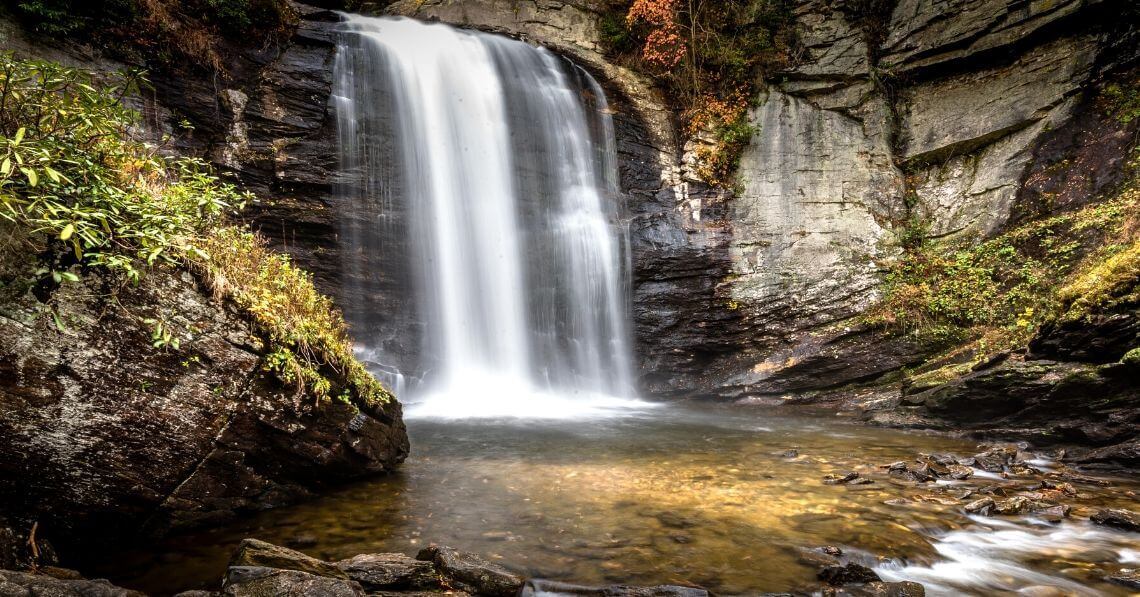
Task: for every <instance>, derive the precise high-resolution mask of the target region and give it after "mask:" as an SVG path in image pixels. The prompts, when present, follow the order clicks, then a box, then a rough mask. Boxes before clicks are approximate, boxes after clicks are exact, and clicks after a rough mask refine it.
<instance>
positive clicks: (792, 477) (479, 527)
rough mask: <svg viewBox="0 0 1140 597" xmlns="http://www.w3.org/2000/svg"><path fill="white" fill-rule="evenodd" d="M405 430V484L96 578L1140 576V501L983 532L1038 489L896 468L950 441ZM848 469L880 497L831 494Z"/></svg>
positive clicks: (556, 426) (612, 429)
mask: <svg viewBox="0 0 1140 597" xmlns="http://www.w3.org/2000/svg"><path fill="white" fill-rule="evenodd" d="M409 432H410V434H411V439H412V446H413V452H412V456H411V457H410V458H409V459H408V461H407V462H406V463H405V465H404V466H403V468H402V470H401V472H400V473H399V474H396V475H393V476H390V477H385V478H380V479H376V480H373V481H368V482H364V483H360V484H356V485H353V486H350V487H345V488H343V489H341V490H339V491H337V492H335V493H332V494H330V495H327V496H324V497H322V498H320V499H318V500H316V501H312V502H309V503H306V504H302V505H299V506H295V507H291V508H285V509H279V510H274V511H270V512H265V513H262V514H260V515H257V516H253V517H250V518H248V519H246V520H243V521H240V522H238V523H236V524H233V525H231V526H228V527H225V528H221V529H213V530H209V531H204V532H199V533H194V534H189V535H181V536H178V537H173V538H169V539H166V540H164V541H162V542H161V543H159V544H156V545H140V546H137V549H136V550H135V551H133V552H130V553H117V554H109V556H108V558H107V559H106V561H104V562H101V563H100V562H96V563H92V564H91V565H90V566H89V569H88V570H85V571H86V572H88V573H89V574H102V575H106V576H110V577H111V578H112V579H113V580H115V581H117V582H119V583H120V584H124V585H126V586H130V587H134V588H139V589H142V590H146V591H150V592H154V593H158V594H162V593H171V592H175V591H177V590H183V589H188V588H211V589H216V588H217V586H218V583H219V581H220V578H221V576H222V573H223V571H224V569H225V564H226V560H227V559H228V557H229V555H230V553H232V550H233V548H234V547H235V546H236V544H237V543H238V542H239V541H240V540H241V539H242V538H243V537H257V538H260V539H264V540H267V541H270V542H274V543H279V544H284V545H294V546H297V547H298V549H300V550H301V551H304V552H306V553H308V554H310V555H313V556H317V557H321V558H325V559H330V560H335V559H340V558H345V557H349V556H352V555H355V554H358V553H368V552H378V551H399V552H405V553H410V554H414V553H415V552H416V551H418V550H419V549H420V548H421V547H423V546H424V545H426V544H428V543H429V542H436V543H441V544H445V545H450V546H452V547H456V548H460V549H463V550H467V551H472V552H476V553H480V554H482V555H484V556H485V557H487V558H489V559H492V560H495V561H500V562H501V563H503V564H504V565H506V566H508V567H510V568H514V569H516V570H517V571H519V572H521V573H523V574H526V575H530V576H536V577H543V578H549V579H556V580H565V581H573V582H580V583H588V584H601V583H614V582H620V583H635V584H658V583H676V584H692V585H699V586H702V587H706V588H708V589H711V590H713V591H715V592H717V593H720V594H742V595H747V594H755V593H758V592H764V591H811V590H812V589H813V588H816V587H818V583H817V582H816V581H815V570H816V569H815V568H814V567H811V566H808V565H805V564H803V563H801V561H800V558H801V555H800V553H799V551H798V550H797V548H802V547H815V546H822V545H835V546H839V547H841V548H842V549H844V550H845V551H846V553H847V554H848V555H850V556H851V557H852V558H854V559H855V560H857V561H861V562H863V563H865V564H867V565H870V566H872V567H875V569H876V570H877V571H878V573H879V574H880V575H881V576H882V577H884V578H885V579H889V580H902V579H908V580H916V581H919V582H922V583H924V584H925V585H926V586H927V589H928V591H929V592H930V593H932V594H969V593H973V594H994V593H995V592H1005V591H1009V592H1016V591H1019V590H1025V589H1030V590H1032V591H1035V592H1036V593H1034V594H1042V593H1040V591H1043V590H1044V589H1043V587H1053V588H1054V589H1051V590H1059V591H1061V592H1060V593H1049V594H1090V595H1097V594H1104V595H1117V594H1119V595H1124V594H1128V591H1127V590H1125V589H1124V588H1123V587H1119V586H1115V585H1112V584H1108V583H1106V582H1104V581H1103V580H1102V578H1103V577H1104V576H1105V575H1106V574H1111V573H1115V572H1117V571H1118V570H1119V569H1120V568H1122V567H1129V566H1130V565H1131V567H1138V566H1140V563H1137V562H1138V561H1140V560H1138V558H1140V534H1130V533H1125V532H1120V531H1113V530H1107V529H1103V528H1100V527H1094V526H1092V525H1091V524H1089V523H1088V522H1087V520H1085V519H1086V518H1087V516H1088V515H1089V514H1090V513H1091V512H1092V511H1093V510H1092V509H1093V508H1095V507H1101V506H1115V507H1135V503H1136V501H1137V498H1136V491H1137V490H1138V489H1140V484H1138V483H1136V482H1135V481H1131V480H1125V479H1115V480H1112V482H1111V485H1108V486H1100V485H1095V484H1091V483H1089V484H1080V483H1075V484H1074V485H1076V486H1077V489H1078V490H1079V491H1080V494H1079V495H1078V496H1076V497H1074V498H1073V499H1072V500H1071V501H1070V502H1069V503H1072V504H1073V505H1074V507H1075V508H1074V513H1073V516H1072V517H1071V518H1070V519H1067V520H1065V521H1063V522H1061V523H1048V522H1045V521H1042V520H1036V519H1034V518H1033V517H1031V516H1024V517H1000V518H981V517H974V516H970V515H967V514H966V513H965V512H964V511H963V509H962V504H963V502H960V501H959V500H958V499H956V497H955V496H958V495H961V494H963V492H965V491H967V490H969V489H970V488H976V487H978V486H981V485H993V484H1001V485H1004V486H1007V487H1008V488H1009V490H1010V491H1013V490H1015V489H1019V488H1024V487H1025V486H1027V485H1028V483H1029V481H1028V480H1026V479H1016V478H1013V479H1002V478H994V477H997V475H984V476H976V477H974V478H971V479H968V480H966V481H961V482H953V483H945V482H939V483H937V484H935V483H927V484H923V485H915V484H914V483H912V482H903V481H899V480H897V479H893V478H891V477H889V476H888V475H887V471H886V470H885V469H884V468H881V465H886V464H888V463H891V462H894V461H898V460H911V459H913V458H915V457H916V456H918V455H919V453H951V454H956V455H959V456H968V455H970V454H974V453H976V452H978V448H977V444H976V442H973V441H966V440H961V439H955V438H949V437H945V436H941V435H934V434H922V433H908V432H902V431H895V430H886V429H878V428H870V427H864V426H860V425H857V424H852V423H849V422H845V421H843V420H841V419H837V418H835V417H813V416H788V415H786V414H782V415H773V414H771V413H770V412H764V411H756V410H746V409H739V408H722V407H712V406H709V405H699V406H697V407H685V406H669V407H663V406H662V407H656V408H647V409H646V410H644V411H642V412H635V413H632V414H627V415H625V416H621V417H616V416H615V417H604V418H599V419H594V420H578V421H574V422H559V421H549V420H547V421H510V420H479V421H474V422H464V421H439V420H417V421H411V422H410V423H409ZM1039 465H1040V467H1043V468H1046V469H1047V468H1049V467H1050V466H1052V463H1050V462H1049V461H1048V460H1044V461H1042V462H1040V463H1039ZM849 471H856V472H859V473H861V474H862V475H863V476H864V477H867V478H870V479H872V480H873V481H874V483H870V484H866V485H827V484H825V483H823V480H822V478H823V477H824V476H825V475H828V474H843V473H847V472H849Z"/></svg>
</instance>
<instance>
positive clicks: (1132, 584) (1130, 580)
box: [1104, 568, 1140, 589]
mask: <svg viewBox="0 0 1140 597" xmlns="http://www.w3.org/2000/svg"><path fill="white" fill-rule="evenodd" d="M1104 579H1105V580H1107V581H1108V582H1110V583H1113V584H1117V585H1120V586H1122V587H1128V588H1130V589H1140V569H1135V568H1124V569H1121V570H1120V571H1119V572H1117V573H1115V574H1109V575H1108V576H1106V577H1105V578H1104Z"/></svg>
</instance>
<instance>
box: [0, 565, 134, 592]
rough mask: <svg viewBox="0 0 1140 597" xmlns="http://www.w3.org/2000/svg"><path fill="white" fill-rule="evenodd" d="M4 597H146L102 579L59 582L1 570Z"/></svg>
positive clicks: (1, 589) (1, 590) (43, 576)
mask: <svg viewBox="0 0 1140 597" xmlns="http://www.w3.org/2000/svg"><path fill="white" fill-rule="evenodd" d="M0 595H3V596H4V597H145V596H144V595H143V594H142V593H139V592H137V591H131V590H129V589H124V588H122V587H116V586H115V585H112V584H111V583H110V582H107V581H105V580H84V579H66V580H65V579H59V578H53V577H51V576H47V575H44V574H31V573H28V572H12V571H10V570H0Z"/></svg>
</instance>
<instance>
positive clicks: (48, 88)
mask: <svg viewBox="0 0 1140 597" xmlns="http://www.w3.org/2000/svg"><path fill="white" fill-rule="evenodd" d="M143 83H144V81H143V80H142V78H141V75H140V74H139V73H118V74H107V75H100V76H99V77H96V76H95V75H93V74H92V73H88V72H85V71H80V70H76V69H71V68H65V67H62V66H60V65H58V64H52V63H47V62H39V61H25V60H17V59H15V58H13V57H12V55H10V54H0V151H2V152H3V153H2V158H0V217H2V218H3V219H4V220H6V221H7V223H6V226H9V227H12V228H14V229H15V230H17V231H18V232H19V233H18V234H13V235H12V236H13V237H15V238H18V239H19V242H21V243H23V245H24V246H27V247H28V248H30V249H31V250H32V251H34V252H35V253H37V254H38V255H39V259H40V260H41V261H43V262H45V263H44V264H43V267H41V268H40V269H39V271H38V273H37V276H39V277H40V279H41V280H50V281H51V282H53V283H55V284H60V283H62V282H65V281H78V280H79V276H78V275H77V274H76V273H75V272H74V271H71V270H72V269H73V268H75V267H78V269H80V271H83V270H91V269H95V268H99V269H101V270H104V271H109V272H111V273H113V274H117V275H121V276H122V277H123V278H125V279H126V280H127V281H130V282H136V283H137V282H138V281H139V280H140V278H141V277H142V276H143V275H144V274H145V273H146V272H147V271H149V270H151V269H153V268H160V267H168V268H169V267H185V266H189V267H190V268H191V269H193V270H194V271H196V272H198V273H199V274H201V275H203V276H204V277H205V278H206V280H207V281H208V282H209V284H210V285H211V287H212V288H213V289H214V291H215V293H217V295H218V298H221V299H225V300H229V301H232V302H233V303H234V304H236V305H237V306H238V307H239V308H240V310H241V312H242V314H243V315H244V316H245V317H247V318H248V319H250V320H251V321H252V322H253V323H254V324H256V327H257V328H258V329H259V331H260V332H261V334H262V335H263V336H264V337H265V339H267V343H266V344H267V346H266V349H267V353H266V356H265V361H264V367H265V369H266V370H268V371H270V372H272V373H274V374H275V376H276V377H277V378H278V379H280V380H281V381H283V382H285V383H286V384H290V385H293V386H295V387H296V388H297V389H298V391H300V390H308V391H309V392H311V393H312V395H314V396H315V397H316V398H318V399H321V400H325V399H342V400H346V401H351V400H352V399H353V397H356V398H359V399H360V400H362V401H363V402H364V403H368V404H379V403H384V402H387V401H389V400H391V394H389V393H388V391H387V390H385V389H384V388H383V387H382V386H381V385H380V383H379V382H378V381H376V379H375V378H373V377H372V375H371V374H369V373H368V371H367V370H366V369H365V368H364V366H363V365H362V364H361V363H360V362H359V361H357V360H356V359H355V358H354V357H353V354H352V344H351V342H350V340H349V338H348V334H347V329H346V325H345V323H344V319H343V317H342V316H341V314H340V312H339V311H337V310H336V308H335V307H334V305H333V304H332V301H331V300H330V299H329V298H328V297H325V296H323V295H321V294H320V293H319V292H317V290H316V288H315V287H314V286H313V283H312V280H311V278H310V276H309V275H308V274H307V273H305V272H304V271H302V270H300V269H298V268H297V267H296V266H294V265H293V264H292V263H291V262H290V260H289V258H288V257H287V256H285V255H282V254H279V253H275V252H273V251H271V250H269V249H268V248H267V247H266V245H265V243H264V242H263V241H262V240H261V239H260V238H258V237H257V236H255V235H254V234H252V233H250V232H248V231H244V230H241V229H238V228H236V227H232V226H228V225H226V216H227V214H229V213H232V212H234V211H236V210H237V209H240V207H241V206H242V205H243V204H244V203H245V202H246V201H247V200H248V199H249V198H250V196H249V195H248V194H247V193H243V192H241V191H239V190H238V189H237V188H235V187H234V186H233V185H230V184H228V183H225V182H223V181H221V180H219V179H218V178H217V177H215V176H214V175H213V174H212V173H211V172H210V170H209V168H208V166H207V165H206V164H204V163H203V162H200V161H198V160H193V159H187V158H169V157H163V156H161V155H159V154H158V153H157V151H156V149H155V148H153V147H151V146H148V145H146V144H145V143H142V142H140V141H136V140H134V138H133V135H132V132H133V131H134V130H135V127H136V126H137V122H138V121H137V115H136V114H135V113H134V112H132V111H131V110H128V109H126V108H125V107H123V105H122V101H121V100H122V98H123V96H125V95H126V94H128V93H130V92H132V91H134V90H136V89H137V88H138V86H139V85H142V84H143ZM52 313H53V317H55V320H56V325H57V327H59V328H60V329H61V330H63V329H64V326H63V324H62V322H60V321H59V318H58V316H55V311H54V309H53V310H52ZM140 321H141V323H142V324H144V325H146V326H148V330H149V333H150V340H151V342H152V343H153V345H154V347H155V348H159V349H174V350H177V349H178V348H179V345H180V339H179V337H178V334H176V333H174V331H173V330H172V329H171V326H170V325H169V324H168V323H167V322H165V321H163V320H161V319H154V318H152V319H145V320H140Z"/></svg>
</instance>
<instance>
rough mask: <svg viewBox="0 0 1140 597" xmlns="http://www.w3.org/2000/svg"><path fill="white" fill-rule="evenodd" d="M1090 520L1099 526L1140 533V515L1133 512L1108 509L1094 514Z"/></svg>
mask: <svg viewBox="0 0 1140 597" xmlns="http://www.w3.org/2000/svg"><path fill="white" fill-rule="evenodd" d="M1090 520H1092V521H1093V522H1095V523H1096V524H1099V525H1103V526H1109V527H1113V528H1117V529H1123V530H1125V531H1132V532H1133V533H1140V514H1137V513H1136V512H1133V511H1131V510H1123V509H1114V508H1106V509H1103V510H1100V511H1098V512H1097V513H1096V514H1093V515H1092V518H1091V519H1090Z"/></svg>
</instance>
